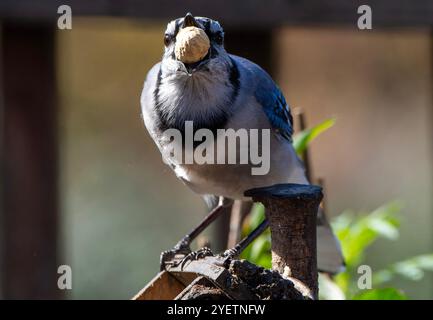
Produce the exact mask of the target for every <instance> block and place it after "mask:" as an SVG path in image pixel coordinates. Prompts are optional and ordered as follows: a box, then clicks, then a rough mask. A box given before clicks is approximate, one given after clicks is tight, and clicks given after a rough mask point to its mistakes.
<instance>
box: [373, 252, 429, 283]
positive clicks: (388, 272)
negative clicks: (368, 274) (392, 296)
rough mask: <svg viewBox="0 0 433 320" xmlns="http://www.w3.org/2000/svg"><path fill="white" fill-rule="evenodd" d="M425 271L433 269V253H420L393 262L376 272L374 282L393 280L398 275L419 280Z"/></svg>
mask: <svg viewBox="0 0 433 320" xmlns="http://www.w3.org/2000/svg"><path fill="white" fill-rule="evenodd" d="M425 271H433V253H431V254H423V255H419V256H416V257H413V258H410V259H407V260H404V261H400V262H397V263H394V264H392V265H391V266H390V267H388V268H386V269H384V270H380V271H377V272H375V273H374V277H373V283H374V284H376V285H377V284H382V283H385V282H388V281H391V280H392V279H393V278H394V277H395V276H396V275H399V276H402V277H404V278H406V279H409V280H412V281H419V280H421V279H422V278H423V277H424V272H425Z"/></svg>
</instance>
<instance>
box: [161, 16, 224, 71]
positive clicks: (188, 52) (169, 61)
mask: <svg viewBox="0 0 433 320" xmlns="http://www.w3.org/2000/svg"><path fill="white" fill-rule="evenodd" d="M164 46H165V49H164V55H163V59H162V67H163V71H164V73H165V75H166V76H167V75H174V74H176V75H180V76H182V75H190V76H191V75H193V74H195V73H205V72H210V71H215V72H218V71H223V70H226V69H227V66H228V65H229V63H230V62H229V61H230V60H229V56H228V54H227V52H226V51H225V49H224V31H223V29H222V27H221V25H220V24H219V23H218V22H217V21H214V20H212V19H209V18H205V17H194V16H193V15H192V14H191V13H187V14H186V16H185V17H183V18H178V19H175V20H173V21H171V22H169V23H168V25H167V29H166V30H165V33H164Z"/></svg>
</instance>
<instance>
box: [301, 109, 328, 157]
mask: <svg viewBox="0 0 433 320" xmlns="http://www.w3.org/2000/svg"><path fill="white" fill-rule="evenodd" d="M334 124H335V119H334V118H331V119H328V120H325V121H323V122H322V123H320V124H318V125H317V126H314V127H313V128H310V129H306V130H304V131H302V132H299V133H298V134H296V135H295V136H294V137H293V147H294V148H295V150H296V153H297V154H298V155H301V154H302V153H303V152H304V151H305V150H306V149H307V147H308V145H309V144H310V142H311V141H313V140H314V139H315V138H316V137H317V136H319V135H320V134H321V133H322V132H325V131H326V130H328V129H329V128H331V127H332V126H333V125H334Z"/></svg>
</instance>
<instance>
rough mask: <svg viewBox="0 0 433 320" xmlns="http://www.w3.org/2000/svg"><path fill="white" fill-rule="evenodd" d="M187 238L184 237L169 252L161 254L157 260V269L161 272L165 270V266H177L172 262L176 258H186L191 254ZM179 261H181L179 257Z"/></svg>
mask: <svg viewBox="0 0 433 320" xmlns="http://www.w3.org/2000/svg"><path fill="white" fill-rule="evenodd" d="M190 242H191V241H190V240H189V237H188V236H186V237H184V238H182V239H181V240H180V241H179V242H178V243H177V244H176V245H175V246H174V247H173V249H171V250H166V251H163V252H161V255H160V258H159V269H160V270H161V271H163V270H165V269H166V266H167V265H177V264H178V263H175V262H174V260H175V258H176V257H178V256H182V255H183V256H184V257H186V256H187V255H188V254H190V253H191V249H190V248H189V244H190ZM181 259H183V258H182V257H181Z"/></svg>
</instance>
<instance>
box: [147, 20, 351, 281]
mask: <svg viewBox="0 0 433 320" xmlns="http://www.w3.org/2000/svg"><path fill="white" fill-rule="evenodd" d="M187 28H190V29H191V28H195V29H194V30H196V31H197V35H200V36H202V37H205V38H207V39H208V40H206V41H208V47H209V48H208V49H207V52H205V54H202V55H201V56H200V57H199V60H198V61H187V62H185V61H182V59H180V58H179V54H178V52H179V50H180V49H179V46H180V44H179V43H180V41H181V39H179V35H180V33H181V32H183V31H185V30H187ZM188 30H189V29H188ZM204 34H205V35H204ZM224 37H225V34H224V30H223V28H222V26H221V24H220V23H219V22H218V21H216V20H212V19H210V18H207V17H200V16H195V17H194V16H193V15H192V14H191V13H187V14H186V15H185V16H184V17H180V18H177V19H175V20H172V21H170V22H169V23H168V25H167V28H166V30H165V33H164V37H163V42H164V51H163V55H162V59H161V61H160V62H158V63H157V64H155V65H154V66H153V67H152V68H151V69H150V71H149V72H148V74H147V76H146V78H145V81H144V86H143V90H142V93H141V98H140V102H141V114H142V118H143V121H144V124H145V127H146V128H147V130H148V132H149V134H150V136H151V137H152V139H153V140H154V142H155V143H156V146H157V147H158V149H159V150H160V152H161V154H162V156H163V159H164V161H165V162H166V164H168V165H169V166H170V167H171V169H172V170H173V171H174V173H175V174H176V176H177V177H178V178H179V179H180V180H181V181H182V182H183V183H184V184H185V185H187V186H188V187H189V188H190V189H192V191H194V192H195V193H197V194H199V195H201V196H202V197H203V198H204V200H205V201H206V203H207V204H208V205H209V207H210V208H213V210H211V213H210V214H209V215H208V217H207V218H206V219H205V221H204V222H203V223H202V224H201V225H199V226H198V227H197V228H196V229H194V230H193V232H191V233H190V234H188V235H187V236H185V237H184V238H183V239H181V241H179V242H178V243H177V245H176V246H175V247H174V249H173V250H171V251H169V252H171V254H172V255H173V254H174V253H176V252H178V251H182V250H185V249H186V248H188V246H189V244H190V242H191V241H192V238H194V237H196V236H197V234H198V233H199V232H201V231H202V230H203V228H204V227H206V226H207V224H209V223H210V222H211V221H213V219H214V218H215V216H217V215H218V214H220V213H221V211H222V210H221V208H223V207H226V206H227V205H228V204H229V203H231V202H232V201H233V200H242V201H251V199H249V198H247V197H245V195H244V192H245V191H246V190H248V189H252V188H256V187H264V186H270V185H274V184H280V183H294V184H310V182H309V181H308V179H307V177H306V174H305V169H304V165H303V163H302V161H301V160H300V159H299V158H298V157H297V155H296V152H295V150H294V148H293V145H292V135H293V118H292V116H291V109H290V107H289V105H288V104H287V102H286V99H285V97H284V95H283V93H282V92H281V90H280V89H279V87H278V86H277V85H276V83H275V82H274V81H273V79H272V78H271V76H270V75H269V74H268V73H267V72H266V71H265V70H263V69H262V68H261V67H260V66H258V65H257V64H255V63H254V62H252V61H250V60H248V59H246V58H243V57H239V56H236V55H233V54H229V53H228V52H227V51H226V50H225V47H224ZM199 40H200V39H199ZM197 41H198V40H197ZM203 43H205V42H203ZM202 47H203V46H202ZM202 47H201V48H202ZM181 49H182V48H181ZM202 49H203V48H202ZM204 49H206V46H204ZM188 121H191V122H192V123H193V124H194V132H197V130H200V129H207V130H209V131H210V132H213V133H217V132H218V130H220V129H233V130H239V129H242V128H244V129H258V130H269V132H270V136H269V144H270V150H271V152H270V155H269V156H270V159H269V162H270V163H269V171H268V172H267V173H266V174H263V175H253V174H251V166H252V165H251V163H248V164H239V163H235V164H197V163H192V164H186V163H184V162H182V161H181V159H173V158H171V157H168V153H170V151H167V148H169V147H170V145H171V142H172V136H171V135H170V134H168V133H167V132H171V131H170V129H175V130H178V131H179V132H180V133H181V134H182V142H185V141H184V140H185V138H186V137H185V134H184V132H185V123H186V122H188ZM215 136H216V140H218V137H219V136H218V134H216V135H215ZM250 143H251V141H250ZM262 143H263V141H262ZM194 147H196V146H195V145H194V146H193V149H194ZM182 148H183V149H184V151H185V153H188V152H190V153H191V152H193V151H194V150H193V149H192V150H186V148H185V146H184V145H182ZM238 151H239V150H238ZM317 236H318V238H317V239H318V240H317V249H318V268H319V270H321V271H323V272H328V273H331V274H335V273H338V272H339V271H341V270H342V269H343V268H344V259H343V256H342V253H341V248H340V245H339V243H338V241H337V239H336V237H335V236H334V234H333V232H332V230H331V227H330V225H329V223H328V222H327V220H326V218H325V216H324V215H323V214H322V213H320V212H319V216H318V226H317ZM187 251H188V250H187ZM166 254H167V252H166Z"/></svg>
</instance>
